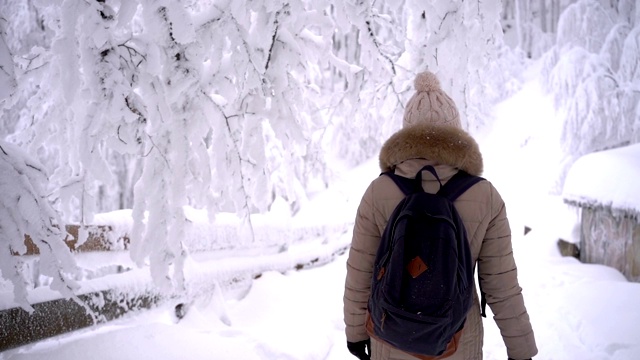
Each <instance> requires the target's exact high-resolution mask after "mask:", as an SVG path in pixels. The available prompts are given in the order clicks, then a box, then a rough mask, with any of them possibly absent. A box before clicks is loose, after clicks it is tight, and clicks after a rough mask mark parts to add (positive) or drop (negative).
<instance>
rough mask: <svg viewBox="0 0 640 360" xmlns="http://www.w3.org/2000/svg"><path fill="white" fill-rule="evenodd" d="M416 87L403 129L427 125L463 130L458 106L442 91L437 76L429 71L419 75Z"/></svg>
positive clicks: (415, 83)
mask: <svg viewBox="0 0 640 360" xmlns="http://www.w3.org/2000/svg"><path fill="white" fill-rule="evenodd" d="M414 86H415V88H416V93H415V94H413V96H412V97H411V99H409V102H408V103H407V106H406V108H405V109H404V119H403V120H402V127H405V128H406V127H408V126H412V125H416V124H425V123H426V124H434V125H450V126H455V127H458V128H462V125H461V124H460V114H459V113H458V109H457V108H456V104H454V103H453V100H452V99H451V98H450V97H449V95H447V94H446V93H445V92H444V91H442V89H441V88H440V81H438V78H437V77H436V75H435V74H433V73H431V72H429V71H425V72H422V73H420V74H418V75H417V76H416V79H415V81H414Z"/></svg>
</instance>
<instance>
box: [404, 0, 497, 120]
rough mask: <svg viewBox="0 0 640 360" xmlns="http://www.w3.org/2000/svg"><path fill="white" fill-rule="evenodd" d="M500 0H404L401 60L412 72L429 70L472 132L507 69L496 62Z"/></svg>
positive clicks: (485, 112)
mask: <svg viewBox="0 0 640 360" xmlns="http://www.w3.org/2000/svg"><path fill="white" fill-rule="evenodd" d="M500 9H501V2H500V1H498V0H495V1H446V2H444V1H435V0H432V1H414V0H408V1H407V5H406V14H407V15H406V16H407V36H406V52H405V57H406V58H403V59H401V60H400V61H401V63H402V64H404V66H405V67H407V68H409V69H411V71H413V72H414V73H417V72H420V71H422V70H424V69H429V70H431V71H433V72H435V73H436V74H437V75H438V76H439V78H440V82H441V84H442V87H443V89H444V90H445V91H446V92H447V93H449V94H450V95H451V97H452V98H453V100H454V101H455V102H456V105H457V106H458V109H459V111H460V116H461V120H462V123H463V126H465V127H466V128H469V129H470V130H472V131H473V132H475V131H480V130H482V129H483V128H484V127H485V126H486V125H487V121H489V119H488V117H487V115H488V108H489V107H490V106H491V105H493V104H494V103H495V102H496V101H497V99H498V98H501V96H502V91H503V89H504V87H505V84H506V83H508V81H509V79H508V74H507V73H506V72H503V71H502V70H501V69H500V66H499V65H500V64H499V63H497V62H496V59H497V55H498V53H499V51H500V49H501V48H502V46H503V43H502V28H501V25H500V19H501V18H500Z"/></svg>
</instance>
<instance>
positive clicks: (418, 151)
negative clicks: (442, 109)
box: [380, 124, 483, 176]
mask: <svg viewBox="0 0 640 360" xmlns="http://www.w3.org/2000/svg"><path fill="white" fill-rule="evenodd" d="M410 159H428V160H431V161H434V162H435V163H437V164H444V165H450V166H453V167H455V168H458V169H461V170H464V171H466V172H468V173H469V174H471V175H476V176H480V175H482V170H483V162H482V154H481V153H480V148H479V147H478V143H477V142H476V141H475V140H474V139H473V138H472V137H471V135H469V134H467V133H466V132H465V131H464V130H462V129H460V128H457V127H453V126H440V125H433V124H418V125H414V126H409V127H406V128H404V129H402V130H400V131H398V132H396V133H395V134H393V135H392V136H391V137H390V138H389V139H388V140H387V141H386V142H385V143H384V145H383V146H382V150H381V151H380V169H381V170H382V171H383V172H385V171H389V170H393V169H395V167H396V165H398V164H400V163H401V162H403V161H406V160H410Z"/></svg>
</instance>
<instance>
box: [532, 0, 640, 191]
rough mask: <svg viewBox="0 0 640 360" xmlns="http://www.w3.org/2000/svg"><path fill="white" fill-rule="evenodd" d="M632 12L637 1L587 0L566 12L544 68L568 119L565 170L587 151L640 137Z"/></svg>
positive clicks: (639, 41)
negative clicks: (607, 0) (605, 0)
mask: <svg viewBox="0 0 640 360" xmlns="http://www.w3.org/2000/svg"><path fill="white" fill-rule="evenodd" d="M629 14H636V4H634V2H633V0H625V1H619V2H616V3H615V4H609V3H605V4H603V3H602V2H599V1H597V0H581V1H579V2H577V3H575V4H573V5H571V6H569V7H568V8H567V9H566V11H565V12H564V13H563V14H562V16H561V19H560V23H559V26H558V36H557V42H556V45H555V46H554V47H553V48H552V50H551V51H550V52H549V53H548V54H546V55H545V58H544V66H543V72H544V76H545V78H546V86H547V89H548V90H549V92H551V93H552V94H553V95H554V97H555V102H556V106H557V108H558V110H559V112H560V114H561V116H562V118H563V121H564V125H563V131H562V135H561V141H562V145H563V149H564V152H565V158H564V160H563V161H564V165H563V172H564V171H566V170H568V167H569V166H570V165H571V164H572V163H573V161H575V159H577V158H578V157H580V156H581V155H584V154H587V153H590V152H593V151H599V150H604V149H608V148H613V147H618V146H622V145H627V144H630V143H636V142H638V141H640V107H639V106H638V103H639V102H640V87H639V85H638V84H640V59H639V58H638V51H639V48H640V21H639V20H638V19H637V15H636V17H633V16H630V15H629ZM563 179H564V175H563V174H560V178H559V184H562V182H563Z"/></svg>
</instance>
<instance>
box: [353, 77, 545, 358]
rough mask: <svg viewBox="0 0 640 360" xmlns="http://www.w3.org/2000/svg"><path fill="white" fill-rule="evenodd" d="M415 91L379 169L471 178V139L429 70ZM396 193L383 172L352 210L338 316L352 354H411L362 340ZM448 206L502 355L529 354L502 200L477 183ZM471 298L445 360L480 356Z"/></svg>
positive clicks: (529, 332)
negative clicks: (463, 236)
mask: <svg viewBox="0 0 640 360" xmlns="http://www.w3.org/2000/svg"><path fill="white" fill-rule="evenodd" d="M415 88H416V93H415V94H414V95H413V97H412V98H411V99H410V100H409V102H408V103H407V106H406V109H405V114H404V119H403V128H402V129H401V130H400V131H398V132H397V133H395V134H394V135H392V136H391V137H390V138H389V139H388V140H387V141H386V143H385V144H384V145H383V147H382V150H381V152H380V169H381V170H382V172H385V171H389V170H393V171H394V172H395V173H396V174H398V175H400V176H403V177H407V178H415V175H416V173H417V172H418V171H419V170H420V169H422V168H423V167H424V166H426V165H432V166H433V167H434V168H435V169H436V172H437V174H438V177H439V178H440V180H441V181H442V182H443V183H446V181H447V180H449V179H450V178H451V177H452V176H453V175H454V174H456V173H457V172H458V170H464V171H466V172H468V173H470V174H472V175H477V176H479V175H480V174H481V173H482V169H483V163H482V155H481V153H480V150H479V148H478V144H477V143H476V142H475V140H474V139H473V138H472V137H471V136H470V135H469V134H467V133H466V132H465V131H464V130H462V127H461V124H460V117H459V113H458V110H457V109H456V106H455V104H454V103H453V100H452V99H451V98H450V97H449V96H448V95H447V94H446V93H444V92H443V91H442V89H441V88H440V83H439V81H438V79H437V78H436V76H435V75H434V74H432V73H430V72H424V73H421V74H418V76H417V77H416V79H415ZM422 184H423V188H424V190H425V191H427V192H431V193H435V192H437V190H438V188H439V186H440V185H439V183H438V181H437V180H436V178H435V177H433V176H432V175H431V174H430V173H429V172H424V173H423V180H422ZM403 198H404V194H403V193H402V191H401V190H400V189H399V188H398V187H397V186H396V185H395V184H394V182H393V181H392V180H391V179H390V178H389V177H387V176H380V177H378V178H377V179H375V180H373V182H372V183H371V184H370V185H369V187H368V188H367V190H366V192H365V194H364V196H363V197H362V201H361V203H360V206H359V208H358V212H357V215H356V220H355V226H354V230H353V240H352V244H351V249H350V252H349V258H348V261H347V278H346V283H345V293H344V320H345V324H346V330H345V331H346V335H347V345H348V347H349V350H350V352H351V353H352V354H354V355H355V356H356V357H359V358H360V359H367V358H369V356H370V358H371V359H374V360H390V359H398V360H401V359H413V360H415V359H417V358H416V357H414V356H412V355H409V354H407V353H404V352H402V351H400V350H399V349H396V348H394V347H393V346H391V345H389V344H387V343H385V342H383V341H379V340H377V339H376V338H370V334H368V333H367V330H366V326H365V325H366V320H367V301H368V299H369V295H370V288H371V278H372V272H373V266H374V260H375V256H376V252H377V249H378V246H379V244H380V238H381V235H382V233H383V231H384V228H385V226H386V224H387V221H388V219H389V216H390V215H391V213H392V212H393V210H394V208H395V207H396V206H397V205H398V203H399V202H400V201H401V200H402V199H403ZM454 205H455V207H456V209H457V211H458V212H459V214H460V216H461V218H462V220H463V222H464V225H465V228H466V231H467V236H468V239H469V244H470V248H471V255H472V258H473V261H474V264H477V267H478V276H479V282H480V287H481V288H482V290H483V292H484V293H485V295H486V301H487V304H488V305H489V306H490V307H491V310H492V312H493V314H494V320H495V321H496V323H497V325H498V327H499V328H500V332H501V334H502V337H503V340H504V343H505V345H506V348H507V354H508V356H509V358H510V359H518V360H520V359H530V358H531V357H533V356H534V355H536V354H537V351H538V350H537V348H536V344H535V338H534V335H533V329H532V327H531V324H530V322H529V315H528V314H527V310H526V308H525V306H524V300H523V297H522V289H521V288H520V285H519V284H518V278H517V269H516V264H515V261H514V258H513V252H512V246H511V230H510V228H509V222H508V219H507V214H506V209H505V204H504V201H503V200H502V198H501V197H500V194H499V193H498V191H497V190H496V189H495V188H494V187H493V185H492V184H491V183H490V182H489V181H486V180H483V181H480V182H479V183H477V184H475V185H474V186H472V187H471V188H470V189H469V190H467V191H466V192H465V193H464V194H462V195H461V196H460V197H459V198H458V199H457V200H456V201H455V202H454ZM473 298H474V299H473V303H474V306H472V309H471V310H470V311H469V314H468V315H467V320H466V322H465V325H464V328H463V330H462V334H461V336H460V338H459V341H457V342H456V344H455V345H456V346H455V352H454V353H453V354H452V355H450V356H447V357H446V358H447V359H449V360H477V359H482V342H483V328H482V320H481V316H480V304H479V301H478V295H477V293H476V291H475V289H474V294H473ZM367 350H368V352H367ZM432 358H433V359H439V358H442V357H432Z"/></svg>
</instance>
